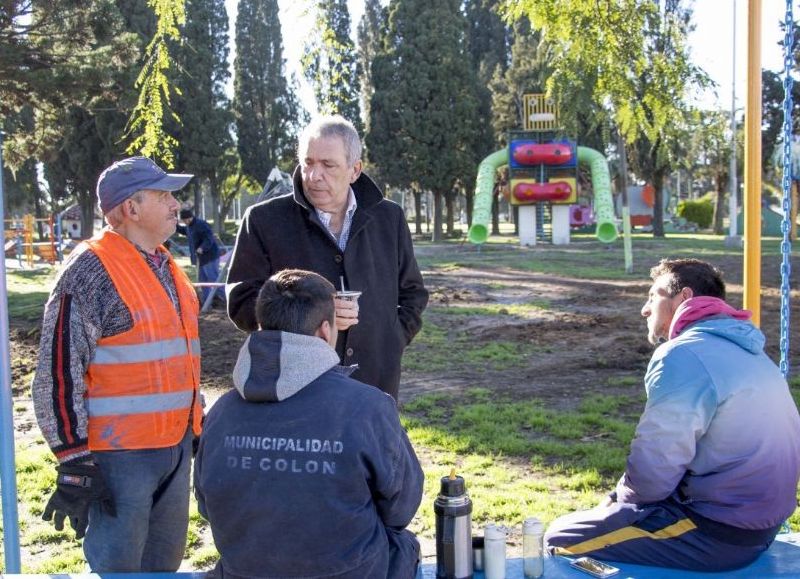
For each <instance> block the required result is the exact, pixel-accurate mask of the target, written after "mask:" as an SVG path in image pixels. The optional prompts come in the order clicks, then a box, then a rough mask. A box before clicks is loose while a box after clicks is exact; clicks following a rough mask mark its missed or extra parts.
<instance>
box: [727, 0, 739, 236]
mask: <svg viewBox="0 0 800 579" xmlns="http://www.w3.org/2000/svg"><path fill="white" fill-rule="evenodd" d="M732 51H733V53H732V54H733V66H732V70H731V168H730V183H731V196H730V199H728V214H729V215H730V224H729V226H728V238H729V243H737V242H738V236H739V231H738V227H739V224H738V223H737V220H738V217H739V200H738V199H737V196H738V193H739V181H738V180H737V178H736V0H733V47H732Z"/></svg>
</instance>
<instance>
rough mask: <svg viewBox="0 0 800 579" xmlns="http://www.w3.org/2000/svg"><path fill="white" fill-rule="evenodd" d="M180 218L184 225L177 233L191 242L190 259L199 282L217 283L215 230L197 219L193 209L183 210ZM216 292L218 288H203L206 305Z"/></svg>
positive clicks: (203, 301) (217, 255) (203, 298)
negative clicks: (210, 296) (207, 300)
mask: <svg viewBox="0 0 800 579" xmlns="http://www.w3.org/2000/svg"><path fill="white" fill-rule="evenodd" d="M180 218H181V222H182V223H183V225H178V227H177V231H178V233H180V234H181V235H185V236H186V237H187V238H188V240H189V258H190V259H191V262H192V265H195V266H197V281H199V282H200V283H216V282H217V280H218V279H219V257H220V251H219V245H218V244H217V239H216V237H214V230H213V229H211V226H210V225H209V224H208V222H207V221H205V220H203V219H200V218H199V217H195V215H194V213H192V210H191V209H181V212H180ZM216 292H217V288H212V287H203V288H202V289H201V292H200V295H201V301H202V303H206V299H207V298H208V296H209V295H211V294H212V293H216Z"/></svg>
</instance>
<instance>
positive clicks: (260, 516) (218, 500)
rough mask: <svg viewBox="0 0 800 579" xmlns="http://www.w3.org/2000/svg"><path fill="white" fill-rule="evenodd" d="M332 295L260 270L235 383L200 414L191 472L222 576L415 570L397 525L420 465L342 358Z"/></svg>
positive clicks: (414, 494) (410, 504)
mask: <svg viewBox="0 0 800 579" xmlns="http://www.w3.org/2000/svg"><path fill="white" fill-rule="evenodd" d="M334 293H335V289H334V287H333V286H332V285H331V284H330V282H328V281H327V280H325V279H324V278H323V277H321V276H319V275H317V274H315V273H311V272H307V271H302V270H284V271H282V272H279V273H277V274H275V275H273V276H272V277H271V278H270V279H269V280H267V282H266V283H265V284H264V286H263V287H262V289H261V291H260V293H259V295H258V300H257V302H256V317H257V320H258V324H259V328H260V330H259V331H256V332H253V333H252V334H250V336H249V337H248V338H247V340H246V341H245V343H244V346H242V349H241V352H240V353H239V359H238V361H237V362H236V367H235V368H234V372H233V379H234V384H235V386H236V390H235V391H231V392H228V393H227V394H225V395H224V396H222V397H221V398H220V399H219V400H218V401H217V403H216V404H215V405H214V407H213V408H212V409H211V411H210V412H209V413H208V416H207V417H206V421H205V425H204V429H203V436H202V437H201V439H200V445H199V448H198V452H197V457H196V459H195V471H194V483H195V492H196V495H197V500H198V503H199V509H200V513H201V514H202V515H203V516H204V517H205V518H206V519H208V521H209V523H210V524H211V531H212V533H213V535H214V542H215V544H216V546H217V549H218V550H219V552H220V554H221V559H220V562H219V563H218V565H217V568H216V570H215V571H216V574H217V575H219V576H223V577H234V578H237V577H306V578H310V577H333V576H335V577H336V578H337V579H346V578H353V579H356V578H358V579H363V578H366V577H370V578H373V577H393V578H395V577H396V578H411V577H413V576H414V575H415V573H416V565H417V561H418V558H419V544H418V543H417V540H416V538H415V537H414V535H413V534H412V533H411V532H409V531H408V530H406V528H405V527H406V526H407V525H408V524H409V523H410V522H411V519H412V518H413V516H414V514H415V513H416V511H417V507H418V506H419V503H420V499H421V498H422V483H423V474H422V469H421V468H420V466H419V462H418V461H417V457H416V455H415V454H414V450H413V448H412V447H411V444H410V442H409V440H408V437H407V436H406V433H405V431H404V430H403V428H402V426H401V425H400V420H399V417H398V413H397V408H396V406H395V402H394V400H393V399H392V397H391V396H389V395H387V394H385V393H383V392H381V391H380V390H378V389H377V388H373V387H371V386H367V385H365V384H362V383H361V382H357V381H356V380H353V379H352V378H350V377H348V374H349V372H350V369H349V368H343V367H341V366H339V356H338V355H337V354H336V350H335V349H334V347H333V346H334V344H336V325H335V321H334V301H333V296H334Z"/></svg>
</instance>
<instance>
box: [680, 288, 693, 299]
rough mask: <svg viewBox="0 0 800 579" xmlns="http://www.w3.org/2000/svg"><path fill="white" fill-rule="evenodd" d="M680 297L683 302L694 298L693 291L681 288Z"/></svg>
mask: <svg viewBox="0 0 800 579" xmlns="http://www.w3.org/2000/svg"><path fill="white" fill-rule="evenodd" d="M681 297H682V298H683V300H684V301H686V300H690V299H692V298H693V297H694V290H693V289H692V288H690V287H685V288H682V289H681Z"/></svg>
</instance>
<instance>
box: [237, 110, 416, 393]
mask: <svg viewBox="0 0 800 579" xmlns="http://www.w3.org/2000/svg"><path fill="white" fill-rule="evenodd" d="M298 158H299V159H300V165H299V166H298V167H297V169H295V172H294V192H293V193H292V194H291V195H285V196H283V197H277V198H275V199H270V200H268V201H265V202H263V203H258V204H256V205H253V206H251V207H250V208H249V209H248V210H247V211H246V212H245V215H244V219H243V221H242V224H241V227H240V229H239V234H238V236H237V238H236V247H235V249H234V251H233V257H232V259H231V266H230V271H229V272H228V280H227V288H226V291H227V295H228V315H229V316H230V318H231V320H233V322H234V323H235V324H236V325H237V326H238V327H239V328H240V329H242V330H245V331H254V330H256V329H257V325H256V318H255V301H256V297H257V295H258V291H259V289H260V288H261V286H262V285H263V284H264V281H265V280H267V279H268V278H269V277H270V276H271V275H272V274H274V273H276V272H278V271H280V270H283V269H288V268H300V269H306V270H310V271H314V272H316V273H318V274H320V275H322V276H323V277H325V278H326V279H328V281H330V282H331V283H333V284H334V285H335V286H336V287H337V288H339V289H345V288H346V289H348V290H356V291H360V292H362V293H361V296H360V298H359V299H358V301H353V302H349V301H346V300H343V299H337V300H336V326H337V329H338V330H339V339H338V341H337V344H336V351H337V353H338V354H339V356H340V357H341V362H342V364H345V365H353V364H357V365H358V370H357V371H356V373H355V374H354V375H353V377H354V378H356V379H358V380H360V381H362V382H365V383H367V384H371V385H373V386H377V387H378V388H380V389H381V390H383V391H384V392H386V393H388V394H391V395H392V396H393V397H394V398H395V399H397V394H398V389H399V385H400V359H401V357H402V355H403V350H404V348H405V347H406V346H407V345H408V344H409V342H411V339H412V338H413V337H414V336H415V335H416V333H417V332H418V331H419V329H420V327H421V326H422V312H423V310H424V309H425V306H426V305H427V303H428V292H427V290H426V289H425V287H424V285H423V282H422V275H421V274H420V271H419V267H418V266H417V261H416V259H415V257H414V249H413V246H412V243H411V234H410V232H409V230H408V225H407V223H406V219H405V215H404V213H403V210H402V209H401V208H400V207H399V206H398V205H396V204H395V203H393V202H391V201H389V200H387V199H384V198H383V194H382V193H381V191H380V190H379V189H378V187H377V186H376V185H375V183H374V182H373V181H372V180H371V179H370V178H369V177H368V176H367V175H365V174H364V173H362V172H361V140H360V138H359V136H358V133H357V132H356V130H355V128H354V127H353V125H352V124H351V123H350V122H349V121H347V120H345V119H344V118H342V117H339V116H333V117H322V118H320V119H318V120H316V121H314V122H312V123H311V124H310V125H309V126H308V127H306V129H305V130H304V131H303V133H302V135H301V137H300V142H299V146H298ZM343 285H344V287H342V286H343Z"/></svg>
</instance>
